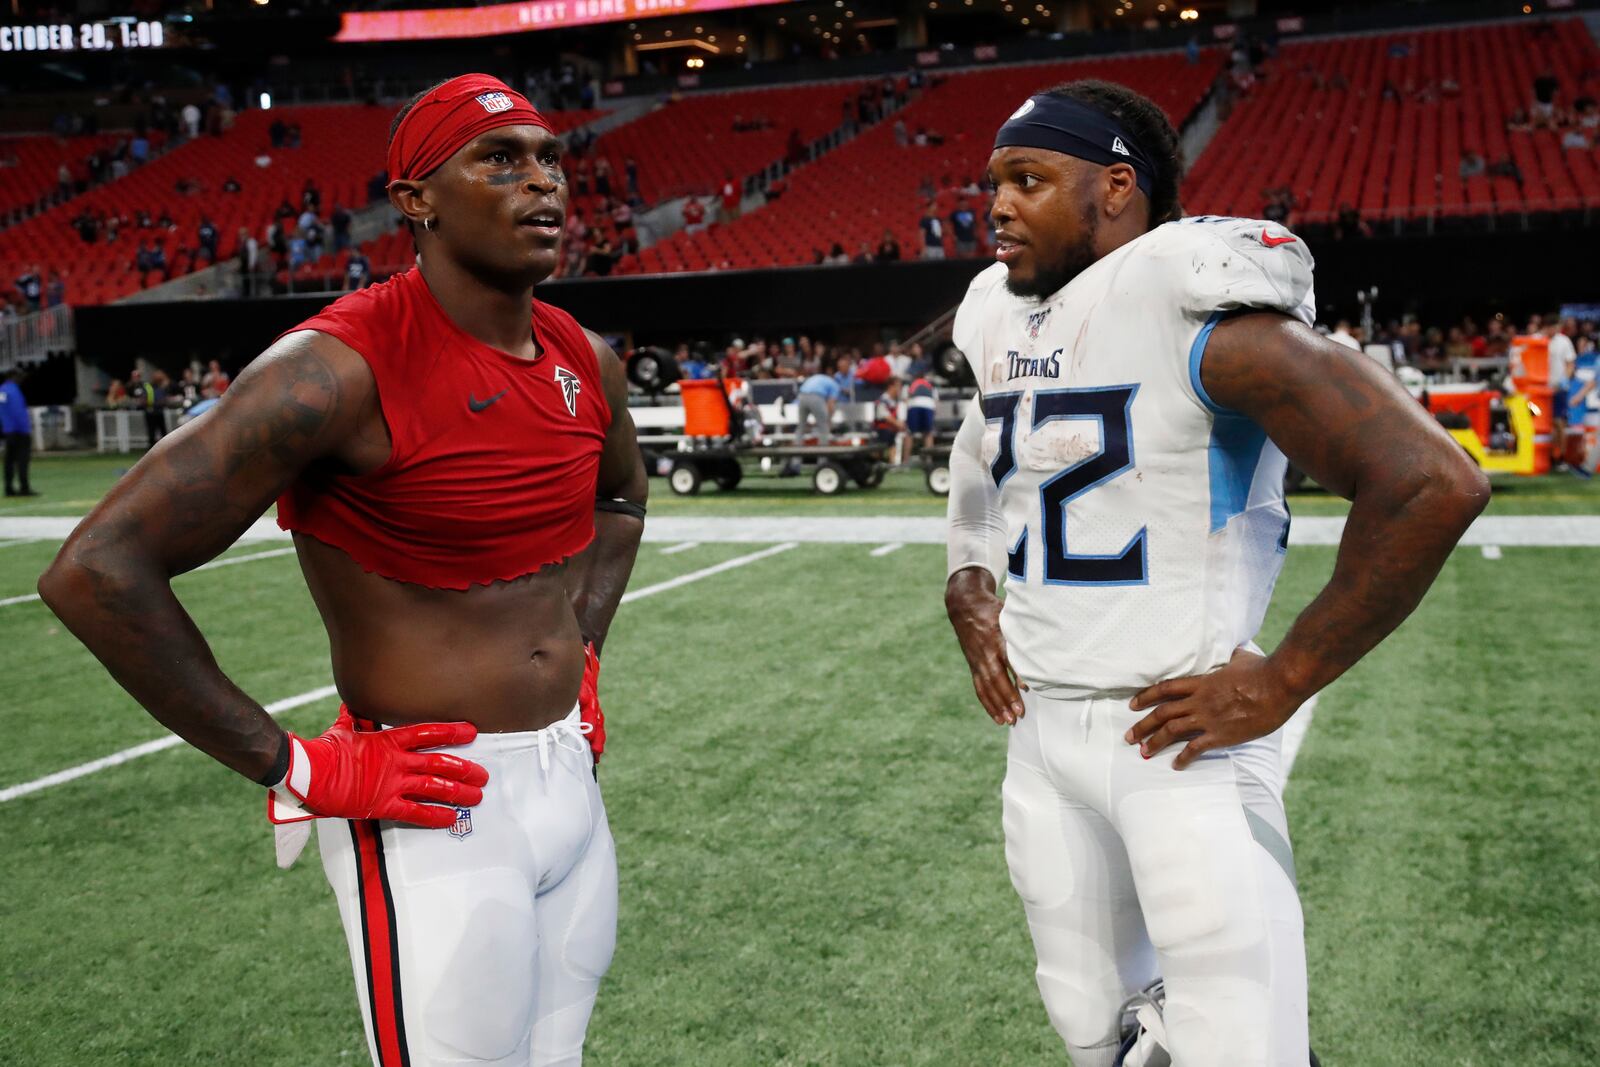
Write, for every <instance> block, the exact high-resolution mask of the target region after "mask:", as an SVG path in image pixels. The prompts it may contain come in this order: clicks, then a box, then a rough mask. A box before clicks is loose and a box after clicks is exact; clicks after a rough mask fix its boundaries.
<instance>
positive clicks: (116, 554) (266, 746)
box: [39, 331, 388, 778]
mask: <svg viewBox="0 0 1600 1067" xmlns="http://www.w3.org/2000/svg"><path fill="white" fill-rule="evenodd" d="M376 400H377V391H376V386H375V384H374V382H373V379H372V374H371V371H370V370H369V369H368V368H367V365H366V362H365V361H364V360H362V358H361V357H360V356H359V355H357V354H356V353H355V352H354V351H352V350H351V349H349V348H347V347H346V346H345V345H343V344H341V343H340V342H338V341H335V340H333V339H332V338H330V337H328V336H326V335H323V334H317V333H311V332H307V331H302V332H299V333H295V334H291V335H289V336H288V337H285V338H283V339H282V340H280V341H279V342H278V343H276V344H274V345H273V346H272V347H271V348H269V349H268V350H267V351H266V352H265V353H263V354H262V355H261V356H260V357H259V358H257V359H256V360H255V361H254V362H252V363H251V364H250V366H249V367H247V368H246V369H245V370H244V372H243V373H242V374H240V375H239V377H238V379H237V380H236V381H235V382H234V383H233V386H232V387H231V388H230V389H229V390H228V391H227V392H226V393H225V394H224V395H223V398H222V400H221V401H219V402H218V404H217V406H216V408H214V409H213V410H212V411H211V412H209V413H208V414H206V415H205V416H203V417H202V418H199V419H197V420H195V421H194V422H191V423H189V424H188V425H186V426H184V427H183V428H182V429H180V430H179V431H177V432H176V433H173V434H170V435H169V436H168V437H167V438H166V439H165V440H163V441H162V442H161V443H160V444H158V445H156V447H154V448H152V449H151V450H150V451H149V453H147V454H146V455H145V456H144V458H143V459H141V460H140V461H139V463H138V464H137V465H136V466H135V467H134V468H133V469H132V470H131V471H129V472H128V473H127V474H126V475H124V476H123V477H122V479H121V480H120V481H118V482H117V484H116V486H115V487H114V488H113V489H112V490H111V492H110V493H109V494H108V495H107V496H106V498H105V499H104V500H102V501H101V502H100V504H99V506H98V507H96V508H95V509H94V510H93V511H92V512H90V513H89V515H88V517H86V518H85V519H84V520H83V522H81V523H79V524H78V528H77V529H76V530H74V531H73V533H72V536H71V537H70V538H68V539H67V542H66V544H65V545H63V546H62V548H61V552H60V554H59V555H57V556H56V558H55V561H54V562H53V563H51V565H50V567H49V569H48V570H46V571H45V573H44V575H43V576H42V577H41V578H40V579H39V594H40V596H41V597H43V598H44V602H45V603H46V604H48V605H49V606H50V609H51V610H52V611H54V612H55V613H56V615H58V616H59V617H60V618H61V621H62V622H64V623H65V624H66V625H67V628H68V629H70V630H71V631H72V632H73V634H75V635H76V636H77V637H78V639H79V640H80V641H82V642H83V643H84V644H85V645H86V646H88V648H89V651H90V652H92V653H94V655H95V657H96V658H97V659H99V660H100V662H101V663H103V664H104V665H105V667H106V669H107V670H108V671H110V672H111V675H112V677H114V678H116V680H117V681H118V682H119V683H120V684H121V685H122V687H123V688H124V689H126V690H127V691H128V692H129V693H130V694H131V695H132V696H133V698H134V699H135V700H137V701H138V702H139V703H140V704H142V705H143V706H144V707H145V709H146V710H148V711H149V712H150V714H151V715H153V716H155V718H156V719H157V720H159V721H160V722H161V723H162V724H163V725H164V726H166V727H167V728H168V729H170V730H172V731H173V732H174V733H176V734H178V735H179V736H180V737H182V738H183V739H184V740H186V741H188V742H189V743H190V744H192V745H194V746H195V747H196V748H198V749H200V750H201V751H203V752H205V753H207V754H208V755H210V756H212V757H213V758H214V759H216V760H218V761H219V762H221V763H223V764H225V765H227V766H228V767H231V768H232V769H234V770H236V771H238V772H239V773H240V774H243V775H245V776H246V777H248V778H259V777H260V776H261V775H263V774H265V773H266V772H267V771H268V770H269V769H270V768H271V766H272V764H273V760H274V757H275V756H276V755H277V754H278V752H279V749H280V746H281V743H282V736H283V732H282V730H281V729H280V728H279V726H278V725H277V723H275V722H273V720H272V718H271V717H270V716H269V715H267V713H266V712H264V711H263V710H262V709H261V705H259V704H257V703H256V702H255V701H254V700H252V699H250V698H249V697H248V696H246V695H245V694H244V693H243V692H241V691H240V690H239V688H238V687H237V686H235V685H234V684H233V683H232V682H231V681H229V680H228V678H227V676H226V675H224V674H223V673H222V670H221V669H220V668H219V667H218V666H217V662H216V660H215V659H214V658H213V657H212V654H211V649H210V648H209V647H207V645H206V642H205V639H204V638H203V637H202V636H201V634H200V631H199V630H198V629H197V628H196V627H195V625H194V622H193V620H191V619H190V618H189V616H188V614H187V613H186V612H185V611H184V610H183V606H182V605H181V604H180V603H178V600H177V598H176V597H175V596H174V595H173V593H172V586H171V584H170V583H171V579H172V577H173V576H174V575H178V574H182V573H183V572H185V571H188V570H193V569H194V568H195V567H198V566H199V565H200V564H202V563H205V562H206V561H208V560H210V559H212V558H214V557H215V556H216V555H217V554H218V553H220V552H222V551H223V550H224V549H226V548H227V547H228V546H229V545H231V544H233V543H234V541H235V540H237V539H238V537H239V535H240V534H242V533H243V532H244V531H245V530H246V529H247V528H248V527H249V526H250V524H251V523H252V522H254V521H255V520H256V519H257V518H259V517H260V516H261V515H262V514H263V513H264V512H265V511H266V510H267V507H268V506H269V505H270V504H271V503H272V502H273V500H275V499H276V498H277V497H278V495H279V494H280V493H282V492H283V491H284V489H286V488H287V487H288V485H289V484H290V482H292V481H293V480H294V478H295V477H296V476H297V475H298V474H299V473H300V471H301V470H302V469H304V468H305V467H306V465H307V464H309V463H311V462H313V461H316V460H320V459H327V460H330V461H334V462H340V463H344V464H345V465H346V466H376V465H378V463H381V462H382V455H379V453H383V454H386V453H387V451H388V444H387V440H384V441H382V442H378V441H375V440H373V439H372V427H373V426H374V425H376V426H378V427H381V425H382V423H381V415H379V414H378V412H377V406H376ZM379 436H386V435H384V434H382V433H381V432H380V433H379ZM373 455H377V462H376V463H373V462H371V457H372V456H373Z"/></svg>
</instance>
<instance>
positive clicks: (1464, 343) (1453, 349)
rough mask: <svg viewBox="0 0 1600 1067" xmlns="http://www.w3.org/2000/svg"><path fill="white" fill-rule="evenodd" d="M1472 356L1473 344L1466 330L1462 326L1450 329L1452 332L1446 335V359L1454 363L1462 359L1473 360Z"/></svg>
mask: <svg viewBox="0 0 1600 1067" xmlns="http://www.w3.org/2000/svg"><path fill="white" fill-rule="evenodd" d="M1472 356H1473V351H1472V342H1471V341H1470V340H1469V339H1468V338H1467V332H1466V330H1464V329H1462V328H1461V327H1460V326H1452V327H1450V331H1449V332H1448V333H1447V334H1445V341H1444V357H1445V359H1446V360H1450V361H1452V362H1453V361H1455V360H1460V359H1471V358H1472Z"/></svg>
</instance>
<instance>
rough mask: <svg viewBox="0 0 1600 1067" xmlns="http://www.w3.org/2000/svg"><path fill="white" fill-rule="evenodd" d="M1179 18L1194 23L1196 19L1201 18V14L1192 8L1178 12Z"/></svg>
mask: <svg viewBox="0 0 1600 1067" xmlns="http://www.w3.org/2000/svg"><path fill="white" fill-rule="evenodd" d="M1178 17H1179V18H1180V19H1182V20H1183V21H1185V22H1193V21H1194V20H1195V19H1197V18H1199V17H1200V12H1198V11H1196V10H1195V9H1194V8H1192V7H1186V8H1184V9H1183V10H1182V11H1180V12H1178Z"/></svg>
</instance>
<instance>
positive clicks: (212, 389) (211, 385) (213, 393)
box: [200, 360, 232, 400]
mask: <svg viewBox="0 0 1600 1067" xmlns="http://www.w3.org/2000/svg"><path fill="white" fill-rule="evenodd" d="M231 384H232V379H231V378H229V377H228V372H227V371H225V370H223V369H222V364H221V363H219V362H217V361H216V360H212V361H211V362H210V363H207V364H206V372H205V374H203V375H201V377H200V393H201V395H202V396H203V397H205V398H206V399H210V400H214V399H216V398H217V397H219V396H221V395H222V394H223V393H226V392H227V391H228V386H229V385H231Z"/></svg>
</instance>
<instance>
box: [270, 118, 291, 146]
mask: <svg viewBox="0 0 1600 1067" xmlns="http://www.w3.org/2000/svg"><path fill="white" fill-rule="evenodd" d="M288 138H289V127H288V126H287V125H285V124H284V121H283V120H282V119H281V118H280V119H273V120H272V125H270V126H268V127H267V140H269V141H271V142H272V147H273V148H282V147H283V142H284V141H286V140H288Z"/></svg>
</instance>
